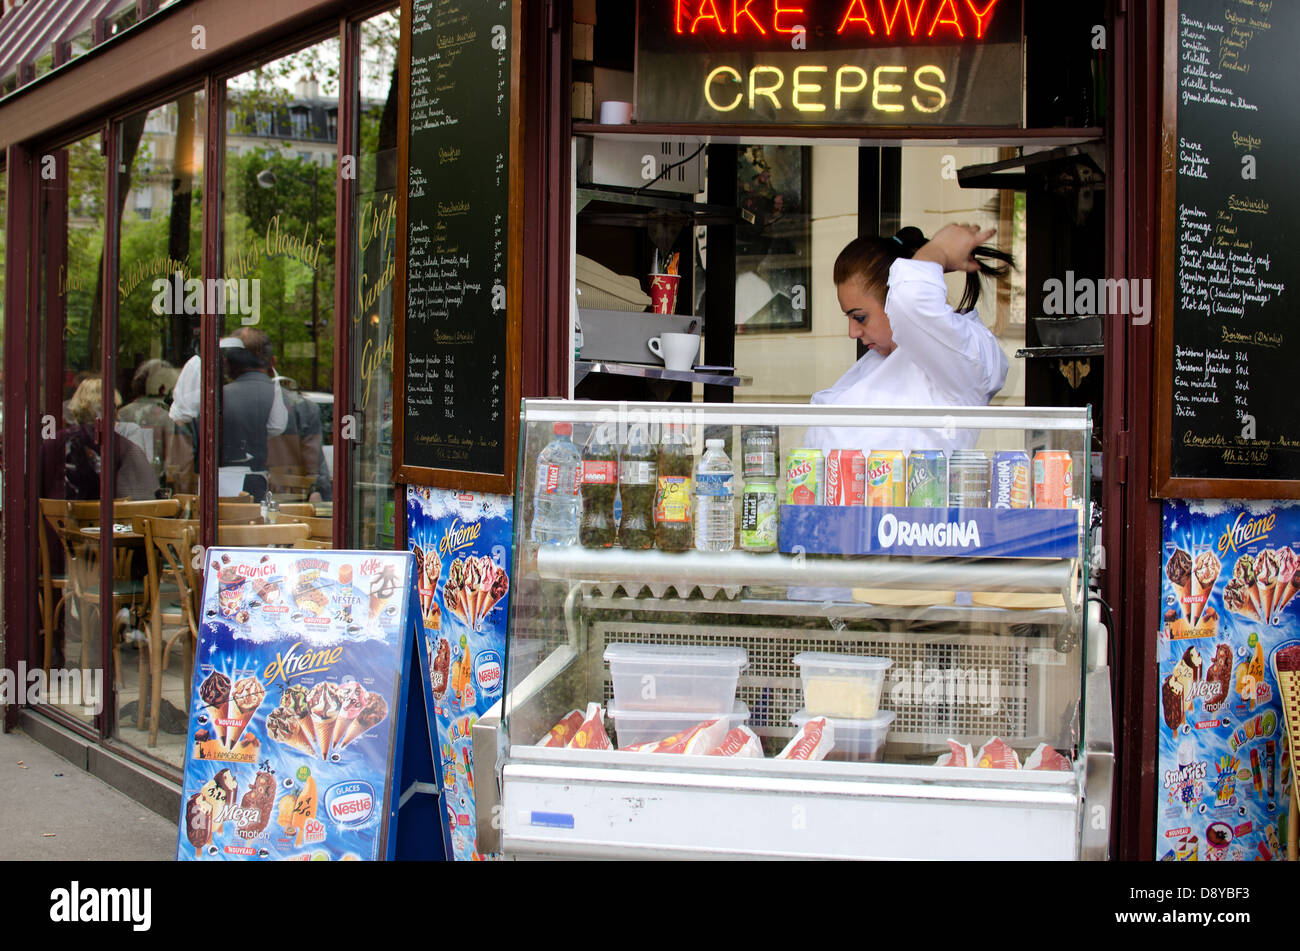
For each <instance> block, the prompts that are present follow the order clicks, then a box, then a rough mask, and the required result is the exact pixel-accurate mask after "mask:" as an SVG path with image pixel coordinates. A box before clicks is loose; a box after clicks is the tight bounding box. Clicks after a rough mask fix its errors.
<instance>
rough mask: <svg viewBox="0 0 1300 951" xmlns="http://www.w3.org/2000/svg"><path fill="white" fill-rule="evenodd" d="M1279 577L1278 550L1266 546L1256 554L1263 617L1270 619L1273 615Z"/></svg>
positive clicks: (1260, 613)
mask: <svg viewBox="0 0 1300 951" xmlns="http://www.w3.org/2000/svg"><path fill="white" fill-rule="evenodd" d="M1277 578H1278V562H1277V552H1275V551H1273V549H1271V548H1266V549H1264V550H1263V551H1261V552H1260V553H1259V554H1258V555H1256V556H1255V579H1256V581H1255V589H1256V591H1258V592H1259V616H1260V617H1262V618H1265V619H1268V618H1271V617H1272V616H1273V604H1274V602H1275V600H1276V595H1277Z"/></svg>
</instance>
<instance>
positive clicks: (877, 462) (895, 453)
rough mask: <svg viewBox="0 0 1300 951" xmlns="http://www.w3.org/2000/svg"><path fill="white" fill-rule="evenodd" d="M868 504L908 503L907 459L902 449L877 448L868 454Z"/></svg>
mask: <svg viewBox="0 0 1300 951" xmlns="http://www.w3.org/2000/svg"><path fill="white" fill-rule="evenodd" d="M867 504H868V505H906V504H907V460H906V459H905V458H904V456H903V452H902V450H901V449H877V450H875V451H874V452H872V453H871V455H869V456H867Z"/></svg>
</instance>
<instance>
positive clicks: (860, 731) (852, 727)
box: [790, 710, 894, 763]
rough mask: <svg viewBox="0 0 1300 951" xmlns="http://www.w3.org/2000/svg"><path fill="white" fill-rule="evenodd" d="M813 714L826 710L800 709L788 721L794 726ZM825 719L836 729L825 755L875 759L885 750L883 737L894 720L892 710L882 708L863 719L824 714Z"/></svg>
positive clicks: (869, 760)
mask: <svg viewBox="0 0 1300 951" xmlns="http://www.w3.org/2000/svg"><path fill="white" fill-rule="evenodd" d="M814 716H825V714H813V713H809V712H808V711H807V710H800V711H799V712H798V713H796V714H794V715H793V716H792V717H790V722H791V723H793V724H794V728H795V729H796V730H797V729H799V728H800V727H802V726H803V725H804V724H805V723H807V722H808V721H809V720H811V719H812V718H813V717H814ZM826 720H827V722H829V723H830V725H831V727H832V728H833V729H834V730H835V745H834V746H833V747H831V751H830V752H829V753H827V754H826V759H828V760H831V759H834V760H848V761H850V762H856V763H878V762H880V759H881V757H883V756H884V753H885V738H886V737H887V736H889V727H890V724H892V723H893V722H894V711H893V710H881V711H880V712H879V713H877V714H876V715H875V716H874V717H871V718H870V719H866V720H848V719H842V718H840V717H826Z"/></svg>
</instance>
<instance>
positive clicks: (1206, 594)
mask: <svg viewBox="0 0 1300 951" xmlns="http://www.w3.org/2000/svg"><path fill="white" fill-rule="evenodd" d="M1222 567H1223V563H1222V562H1221V561H1219V559H1218V558H1216V557H1215V555H1214V552H1210V551H1203V552H1201V553H1200V554H1199V555H1197V556H1196V563H1195V565H1194V566H1193V569H1192V600H1191V605H1190V614H1189V617H1188V621H1189V622H1190V623H1191V625H1192V627H1193V628H1195V627H1196V625H1197V624H1199V623H1200V620H1201V615H1202V614H1203V613H1204V612H1205V607H1206V605H1207V604H1208V603H1209V599H1210V592H1211V591H1213V590H1214V585H1215V584H1216V583H1217V582H1218V580H1219V571H1220V569H1221V568H1222Z"/></svg>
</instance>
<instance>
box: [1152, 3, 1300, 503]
mask: <svg viewBox="0 0 1300 951" xmlns="http://www.w3.org/2000/svg"><path fill="white" fill-rule="evenodd" d="M1170 15H1171V16H1176V17H1177V32H1176V37H1171V40H1170V43H1171V47H1170V49H1169V50H1168V51H1167V52H1168V53H1169V55H1170V59H1171V60H1172V59H1173V58H1174V57H1176V86H1174V85H1173V83H1174V82H1175V81H1174V80H1173V78H1172V77H1170V78H1167V80H1166V81H1167V82H1170V83H1171V88H1169V89H1167V90H1166V112H1167V115H1166V123H1167V126H1166V131H1167V132H1168V133H1171V134H1169V135H1167V136H1166V163H1165V166H1166V175H1167V176H1168V177H1167V179H1166V200H1165V212H1166V216H1167V218H1168V219H1169V220H1168V221H1167V223H1166V228H1167V229H1169V230H1168V231H1167V233H1166V253H1167V258H1166V260H1167V262H1168V261H1171V264H1169V263H1167V265H1166V266H1167V267H1171V268H1172V287H1170V288H1169V290H1170V293H1169V294H1167V295H1166V297H1167V299H1168V303H1167V304H1166V307H1167V308H1168V307H1172V313H1169V312H1168V311H1167V312H1166V314H1167V316H1166V319H1165V327H1164V328H1163V332H1162V339H1161V348H1162V354H1161V356H1162V359H1163V360H1164V361H1165V364H1164V369H1165V370H1166V371H1167V372H1164V373H1162V374H1161V377H1160V379H1161V385H1162V386H1163V387H1164V392H1165V399H1164V405H1163V407H1162V422H1163V423H1164V425H1165V427H1166V429H1165V431H1164V433H1162V434H1161V447H1162V448H1163V447H1166V446H1167V447H1168V448H1167V449H1166V450H1165V451H1166V452H1167V458H1168V462H1167V464H1166V465H1165V466H1164V471H1163V472H1162V473H1160V475H1161V478H1160V480H1159V481H1160V482H1162V483H1164V482H1166V481H1167V480H1168V479H1175V480H1179V479H1183V480H1232V481H1234V482H1236V483H1237V484H1236V485H1231V484H1225V483H1220V484H1219V485H1217V486H1215V485H1212V484H1211V485H1198V486H1195V487H1192V486H1186V485H1184V487H1183V488H1184V490H1185V491H1182V492H1178V491H1169V489H1170V488H1171V487H1169V486H1165V488H1166V491H1165V492H1164V493H1163V494H1167V495H1176V494H1183V495H1192V494H1195V495H1197V496H1205V495H1216V496H1252V495H1259V494H1268V493H1271V494H1273V495H1274V497H1276V496H1278V495H1280V494H1281V493H1280V492H1279V491H1278V487H1277V486H1276V485H1275V486H1272V487H1269V488H1267V489H1262V490H1261V491H1256V492H1252V491H1250V490H1249V489H1248V488H1243V487H1242V486H1241V484H1240V483H1241V482H1243V481H1250V482H1255V483H1260V482H1274V483H1276V482H1281V481H1291V480H1300V422H1297V418H1296V416H1295V414H1294V412H1292V410H1291V405H1290V402H1289V401H1288V400H1286V399H1279V398H1278V395H1279V393H1280V392H1281V391H1280V389H1279V386H1280V385H1281V381H1283V380H1286V379H1287V378H1288V377H1289V374H1290V373H1291V372H1293V368H1294V367H1295V366H1296V363H1297V361H1298V360H1300V334H1297V333H1295V332H1294V331H1292V330H1291V325H1292V323H1293V316H1292V315H1293V312H1294V310H1295V307H1296V305H1297V303H1298V302H1300V262H1298V261H1297V258H1296V257H1295V255H1294V254H1292V253H1291V246H1292V244H1293V243H1294V241H1295V240H1296V237H1297V235H1300V230H1298V228H1300V190H1298V189H1296V187H1295V183H1294V176H1293V173H1292V169H1291V165H1292V161H1291V159H1292V157H1293V156H1294V155H1296V154H1297V150H1300V100H1297V98H1296V97H1295V96H1293V95H1289V94H1287V93H1286V92H1285V90H1286V89H1287V88H1288V87H1289V85H1290V84H1291V79H1292V74H1293V73H1294V57H1295V52H1294V51H1295V48H1296V46H1297V44H1298V43H1300V5H1296V4H1282V3H1276V2H1269V0H1181V2H1180V3H1178V4H1177V9H1176V11H1174V12H1173V13H1171V14H1170ZM1171 68H1173V64H1172V63H1171ZM1170 94H1173V96H1174V98H1175V100H1176V101H1174V102H1173V103H1171V102H1170V98H1169V97H1170ZM1171 111H1172V116H1171V115H1170V114H1169V113H1170V112H1171ZM1171 118H1172V119H1173V122H1172V123H1171V122H1169V120H1170V119H1171ZM1171 149H1173V150H1175V154H1173V155H1170V150H1171ZM1169 177H1172V182H1170V181H1169ZM1171 195H1172V201H1171V200H1170V196H1171ZM1170 232H1172V233H1170Z"/></svg>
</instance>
